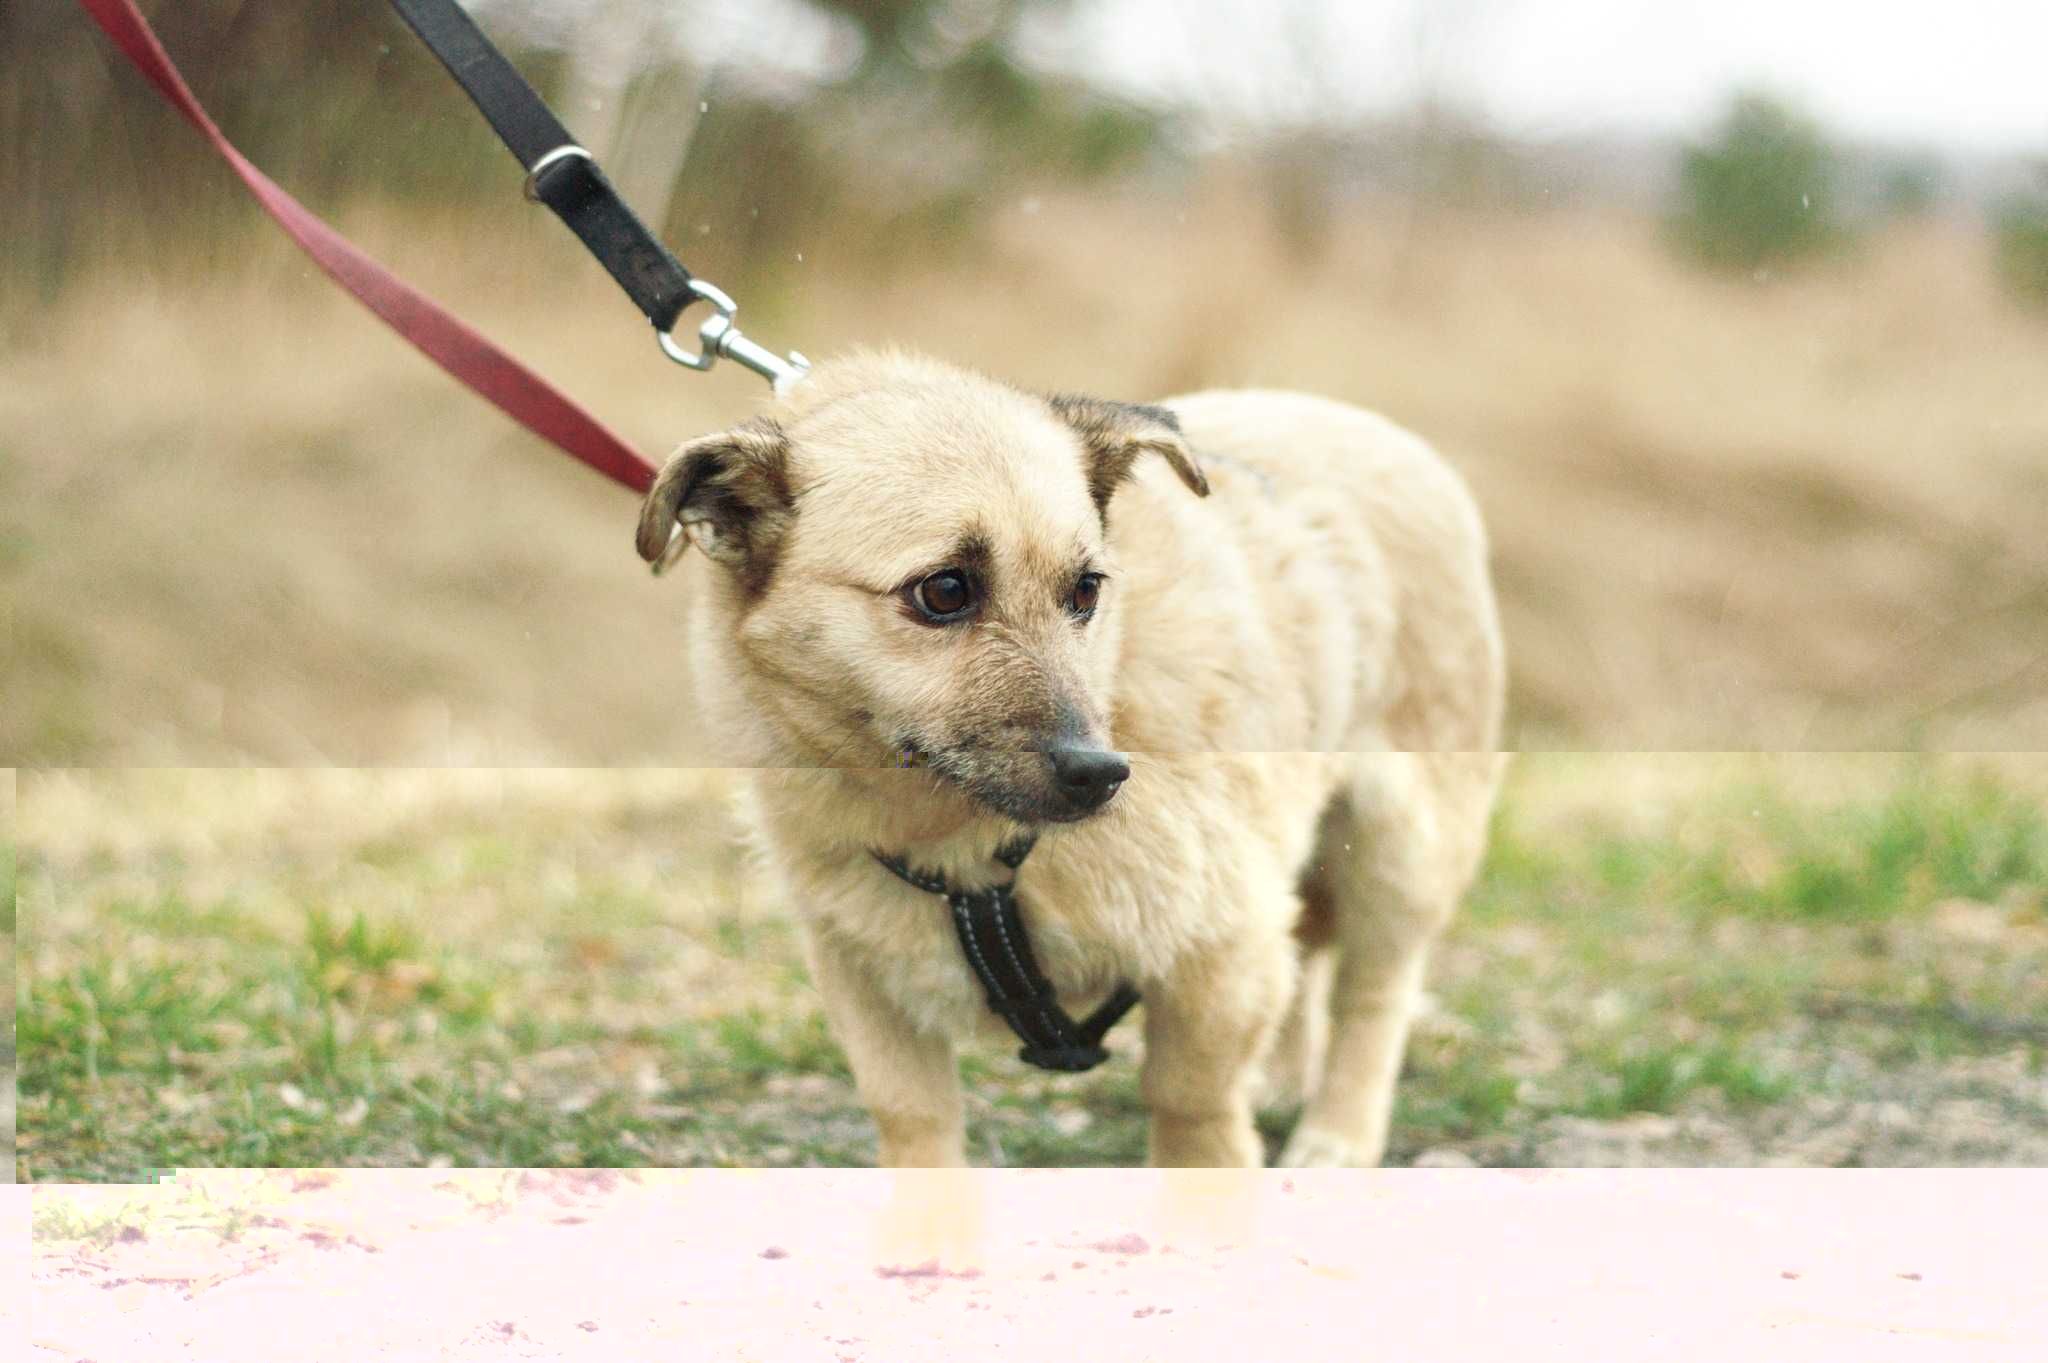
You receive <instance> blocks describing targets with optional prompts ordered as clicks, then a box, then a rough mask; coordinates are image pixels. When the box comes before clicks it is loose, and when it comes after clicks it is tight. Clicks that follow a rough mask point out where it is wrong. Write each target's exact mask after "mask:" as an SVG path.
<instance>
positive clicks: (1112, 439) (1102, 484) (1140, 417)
mask: <svg viewBox="0 0 2048 1363" xmlns="http://www.w3.org/2000/svg"><path fill="white" fill-rule="evenodd" d="M1046 401H1047V402H1049V403H1051V404H1052V409H1053V411H1054V412H1055V413H1057V414H1058V415H1059V417H1060V419H1061V420H1062V421H1064V422H1066V423H1067V425H1069V426H1071V427H1073V429H1074V434H1075V435H1077V436H1079V437H1080V438H1081V449H1082V452H1083V454H1085V455H1086V456H1087V461H1088V466H1087V473H1088V493H1089V495H1090V496H1091V497H1093V498H1094V499H1095V509H1096V510H1097V511H1100V512H1104V513H1105V514H1106V513H1107V511H1108V508H1109V499H1110V496H1111V495H1112V494H1113V493H1115V491H1116V489H1117V486H1118V484H1120V483H1122V482H1123V481H1124V480H1125V479H1126V478H1128V477H1130V476H1131V468H1132V466H1133V465H1135V464H1136V463H1137V462H1138V456H1139V455H1141V454H1157V455H1160V456H1163V457H1164V458H1165V460H1166V462H1167V463H1168V464H1170V465H1172V467H1173V471H1174V474H1175V475H1176V476H1177V477H1178V478H1179V479H1180V480H1181V482H1183V483H1185V484H1187V489H1188V491H1190V492H1192V493H1194V494H1195V495H1196V496H1197V497H1206V496H1208V495H1209V479H1208V475H1206V474H1204V473H1203V472H1202V466H1201V465H1200V464H1198V463H1196V462H1195V456H1194V452H1193V451H1192V450H1190V449H1189V448H1188V442H1187V441H1186V440H1184V439H1182V438H1181V433H1180V418H1179V417H1177V416H1175V415H1174V414H1173V413H1172V412H1169V411H1167V410H1166V409H1165V408H1164V407H1148V406H1146V405H1144V404H1143V403H1138V402H1110V401H1108V400H1106V399H1103V398H1090V397H1080V396H1077V395H1076V394H1073V393H1054V394H1053V395H1052V396H1051V397H1049V398H1047V399H1046Z"/></svg>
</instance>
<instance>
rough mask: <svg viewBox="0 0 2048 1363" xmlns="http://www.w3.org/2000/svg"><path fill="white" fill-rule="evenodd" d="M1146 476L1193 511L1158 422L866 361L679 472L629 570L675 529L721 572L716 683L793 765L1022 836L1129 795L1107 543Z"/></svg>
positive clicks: (649, 510)
mask: <svg viewBox="0 0 2048 1363" xmlns="http://www.w3.org/2000/svg"><path fill="white" fill-rule="evenodd" d="M1148 454H1156V455H1159V456H1161V457H1162V458H1163V460H1164V461H1165V464H1166V465H1168V466H1170V467H1171V468H1172V470H1173V472H1174V473H1175V474H1177V475H1178V476H1179V478H1180V480H1181V482H1183V483H1185V484H1186V485H1187V486H1188V488H1190V489H1191V490H1193V491H1194V492H1195V493H1197V494H1201V495H1206V494H1207V492H1208V490H1209V489H1208V483H1207V481H1206V479H1204V477H1203V475H1202V472H1201V470H1200V468H1198V467H1197V465H1196V463H1195V460H1194V458H1193V456H1192V455H1191V454H1190V453H1189V451H1188V448H1187V445H1186V444H1185V443H1184V442H1183V441H1182V439H1181V436H1180V432H1179V429H1178V424H1177V423H1176V421H1175V419H1174V417H1173V415H1172V414H1171V413H1170V412H1167V411H1165V410H1164V409H1161V408H1157V407H1144V406H1136V405H1132V404H1126V403H1115V402H1106V401H1101V400H1097V399H1092V398H1077V397H1066V396H1061V397H1053V398H1043V397H1036V396H1032V395H1028V394H1025V393H1022V392H1019V391H1016V390H1014V389H1010V388H1007V387H1004V386H1002V385H1000V384H997V383H995V382H993V381H991V380H988V379H984V378H981V377H978V376H975V375H970V374H965V373H962V372H960V371H957V370H954V369H950V368H947V367H944V366H940V365H937V364H933V363H929V362H924V361H916V360H910V359H905V358H900V357H883V358H857V359H854V360H849V361H842V362H840V363H839V364H838V365H836V366H835V365H827V366H822V367H821V368H820V369H819V371H818V372H817V373H816V374H814V375H813V376H812V377H811V378H810V379H808V380H807V381H806V382H805V383H804V384H802V385H801V386H800V387H799V388H798V389H797V390H796V393H795V394H794V395H793V396H792V397H791V398H790V399H789V400H787V401H786V402H785V404H784V406H783V407H782V408H780V409H779V410H778V411H777V412H776V413H775V414H774V415H773V416H772V417H764V418H759V419H756V420H754V421H751V422H748V423H746V424H743V425H741V426H739V427H736V428H734V429H732V430H729V431H723V432H720V433H718V434H716V435H709V436H705V437H703V438H701V439H699V440H694V441H692V442H690V443H689V444H687V445H685V446H683V448H682V449H680V450H679V451H677V452H676V454H675V456H674V457H673V458H672V459H670V461H669V463H668V465H667V467H665V468H664V469H663V470H662V471H661V474H660V476H659V477H658V478H657V479H656V481H655V484H654V487H653V490H652V491H650V492H649V494H648V497H647V502H646V506H645V507H644V509H643V510H642V513H641V518H640V532H639V549H640V553H641V555H642V556H643V557H645V558H647V559H649V560H653V559H657V558H659V557H660V556H661V555H662V553H663V551H664V549H665V548H666V547H667V545H668V542H669V537H670V532H671V528H672V527H673V526H675V525H676V524H677V523H678V522H680V523H681V525H682V526H683V530H684V533H685V534H686V535H688V536H689V539H690V541H691V543H692V544H693V545H695V546H696V547H697V548H699V549H701V550H702V551H703V552H704V554H705V555H706V556H707V557H708V558H709V559H710V560H711V561H712V564H713V572H714V574H715V576H716V578H717V580H718V589H717V590H716V591H714V592H713V593H712V596H713V601H714V609H715V610H717V611H718V612H719V615H718V621H719V628H720V629H721V630H723V631H724V632H725V633H726V635H727V636H728V637H727V638H725V639H721V641H720V647H721V648H724V647H726V646H728V645H729V647H730V648H731V650H732V653H731V655H730V658H731V661H732V663H733V665H734V666H733V668H732V669H731V671H730V674H729V675H730V677H731V679H732V680H733V681H734V682H735V683H736V684H738V685H740V686H743V687H744V688H746V693H747V699H748V701H749V703H750V704H751V705H752V706H753V707H754V708H755V709H756V710H757V711H758V713H759V714H760V715H761V717H762V718H763V719H764V720H765V721H766V722H767V724H768V725H769V726H770V728H771V729H772V731H773V732H774V734H775V736H776V738H777V740H778V746H779V747H781V748H782V749H783V750H784V751H786V752H787V753H789V754H790V755H791V756H792V757H794V758H795V759H796V760H798V761H801V762H803V763H807V764H815V765H824V766H835V767H887V766H905V765H916V766H925V767H928V768H929V769H930V771H931V772H932V773H933V774H934V775H936V776H937V777H939V778H940V780H941V781H942V782H944V783H945V784H946V785H948V786H950V787H952V788H954V789H956V790H958V791H960V792H962V793H964V794H966V795H967V796H969V797H971V798H972V799H973V800H974V801H976V802H978V803H979V804H980V805H982V806H984V807H986V808H988V809H991V810H994V811H996V812H998V813H1001V814H1003V815H1006V816H1008V817H1010V818H1012V819H1015V820H1017V821H1018V822H1022V823H1043V822H1057V821H1068V820H1073V819H1080V818H1084V817H1086V816H1087V815H1089V814H1092V813H1094V812H1095V811H1096V810H1098V809H1100V808H1102V807H1103V805H1105V804H1106V803H1107V802H1108V801H1109V799H1110V798H1111V797H1112V796H1113V795H1115V793H1116V791H1117V789H1118V787H1119V786H1120V785H1121V784H1122V782H1123V780H1124V779H1125V777H1126V776H1128V775H1129V767H1128V765H1127V764H1126V763H1125V761H1124V758H1123V756H1122V755H1121V754H1119V753H1117V752H1116V751H1114V749H1113V747H1112V745H1111V738H1110V733H1109V708H1110V696H1111V686H1112V683H1113V680H1114V670H1115V659H1116V646H1117V632H1118V631H1117V599H1118V593H1119V584H1118V582H1117V567H1116V564H1115V562H1114V560H1113V558H1112V556H1111V553H1110V550H1109V546H1108V544H1107V528H1108V517H1109V512H1110V504H1111V501H1112V498H1113V497H1114V495H1115V493H1116V490H1117V488H1118V487H1119V486H1120V485H1121V484H1123V483H1124V482H1125V481H1126V480H1127V479H1129V478H1130V477H1132V476H1133V472H1134V469H1135V467H1136V465H1137V463H1138V461H1139V460H1140V459H1141V458H1142V457H1144V456H1145V455H1148Z"/></svg>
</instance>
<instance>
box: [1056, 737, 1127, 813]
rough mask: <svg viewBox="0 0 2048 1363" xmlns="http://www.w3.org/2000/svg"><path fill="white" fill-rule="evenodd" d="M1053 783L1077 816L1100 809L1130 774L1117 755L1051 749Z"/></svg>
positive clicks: (1122, 759) (1120, 757)
mask: <svg viewBox="0 0 2048 1363" xmlns="http://www.w3.org/2000/svg"><path fill="white" fill-rule="evenodd" d="M1045 755H1046V757H1047V758H1048V759H1049V760H1050V761H1051V762H1052V781H1053V784H1054V785H1055V786H1057V787H1058V788H1059V792H1060V794H1061V796H1062V797H1064V798H1065V799H1066V801H1067V803H1068V804H1069V805H1071V806H1073V808H1074V810H1075V811H1076V812H1077V813H1086V812H1088V811H1089V810H1091V809H1100V808H1101V807H1102V806H1103V805H1105V804H1108V803H1109V797H1110V796H1112V795H1114V794H1116V789H1117V787H1118V786H1120V785H1122V784H1123V783H1124V781H1125V780H1126V779H1127V778H1128V777H1129V776H1130V774H1131V764H1130V763H1128V762H1126V761H1124V755H1123V754H1122V753H1120V752H1110V751H1108V750H1107V749H1104V748H1050V749H1047V751H1046V754H1045Z"/></svg>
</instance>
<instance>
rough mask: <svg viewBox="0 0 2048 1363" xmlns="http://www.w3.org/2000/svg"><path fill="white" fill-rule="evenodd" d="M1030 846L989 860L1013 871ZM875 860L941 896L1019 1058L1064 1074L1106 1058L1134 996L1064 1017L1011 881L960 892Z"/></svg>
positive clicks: (1129, 992)
mask: <svg viewBox="0 0 2048 1363" xmlns="http://www.w3.org/2000/svg"><path fill="white" fill-rule="evenodd" d="M1031 845H1032V840H1031V839H1029V838H1025V839H1022V840H1020V841H1018V842H1013V843H1010V844H1008V845H1007V846H1005V847H1003V848H1001V849H1000V850H998V851H997V853H996V860H997V861H1000V862H1001V863H1003V865H1005V866H1007V867H1009V868H1010V869H1011V870H1012V871H1014V870H1016V869H1017V868H1018V867H1019V866H1021V865H1023V863H1024V858H1025V856H1026V855H1027V854H1029V852H1030V851H1031ZM874 857H875V860H876V861H879V862H881V863H882V865H884V866H886V867H888V868H889V870H890V871H891V872H893V873H894V874H895V875H896V877H897V878H898V879H899V880H901V881H903V882H904V883H905V884H906V885H910V886H913V887H915V888H917V889H920V890H924V891H926V892H927V893H929V894H936V895H943V896H945V900H946V906H947V907H948V908H949V909H951V910H952V911H953V928H954V931H955V932H956V933H957V934H958V935H959V938H960V949H961V951H963V952H965V953H966V956H967V964H968V967H969V968H970V969H972V970H973V971H974V974H975V977H976V978H977V979H979V980H980V981H981V987H982V989H983V990H984V991H985V992H986V993H987V995H988V1006H989V1008H990V1009H992V1010H993V1011H994V1012H995V1014H996V1016H998V1017H1000V1018H1001V1019H1002V1020H1003V1021H1004V1022H1007V1023H1008V1024H1009V1025H1010V1030H1011V1031H1013V1032H1015V1033H1016V1034H1017V1037H1018V1039H1019V1040H1021V1041H1022V1042H1023V1043H1024V1049H1023V1050H1021V1051H1019V1052H1018V1053H1017V1058H1018V1059H1020V1060H1022V1061H1023V1062H1024V1063H1025V1064H1027V1065H1036V1066H1038V1068H1040V1069H1042V1070H1060V1071H1064V1072H1066V1073H1070V1074H1078V1073H1081V1072H1082V1071H1084V1070H1092V1069H1094V1068H1095V1067H1096V1066H1097V1065H1100V1064H1101V1063H1102V1062H1103V1061H1105V1060H1107V1059H1109V1052H1108V1051H1107V1050H1105V1049H1104V1048H1103V1045H1102V1038H1103V1037H1104V1036H1106V1035H1108V1033H1109V1029H1110V1028H1112V1027H1114V1026H1116V1024H1117V1023H1118V1022H1120V1021H1122V1020H1123V1016H1124V1014H1126V1013H1128V1012H1130V1011H1131V1008H1132V1007H1133V1006H1134V1005H1135V1004H1136V1003H1137V1002H1138V991H1137V990H1136V989H1134V988H1132V987H1131V985H1130V983H1129V982H1128V981H1126V982H1124V983H1121V984H1119V985H1117V987H1116V990H1115V992H1113V993H1112V994H1111V995H1110V996H1109V998H1108V999H1106V1000H1105V1001H1104V1002H1103V1004H1102V1006H1101V1007H1099V1008H1097V1009H1096V1010H1095V1011H1094V1012H1092V1013H1090V1014H1089V1015H1088V1016H1087V1017H1085V1018H1083V1019H1081V1021H1079V1022H1076V1021H1074V1019H1073V1018H1071V1017H1069V1016H1068V1015H1067V1011H1066V1010H1065V1009H1064V1008H1062V1007H1060V1003H1059V997H1058V996H1057V995H1056V994H1055V993H1054V991H1053V987H1052V982H1051V981H1049V980H1047V979H1046V978H1045V974H1044V972H1043V971H1041V970H1040V969H1039V968H1038V958H1037V957H1036V956H1034V955H1033V954H1032V951H1031V938H1030V935H1029V934H1028V933H1026V932H1025V931H1024V915H1023V914H1022V913H1021V912H1020V911H1019V909H1018V906H1017V896H1016V893H1015V889H1014V881H1012V882H1010V883H1006V884H1002V885H991V886H989V887H988V888H987V889H985V890H962V889H958V888H956V887H955V886H953V885H952V884H950V883H948V882H947V880H946V879H945V878H944V877H943V876H935V875H927V874H925V873H923V872H919V871H913V870H912V869H911V868H910V867H909V865H908V864H907V863H905V862H904V860H903V858H901V857H890V856H884V855H883V854H882V853H880V852H877V853H875V854H874Z"/></svg>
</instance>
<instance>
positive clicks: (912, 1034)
mask: <svg viewBox="0 0 2048 1363" xmlns="http://www.w3.org/2000/svg"><path fill="white" fill-rule="evenodd" d="M810 958H811V975H812V977H813V978H814V979H815V980H816V981H817V984H818V992H819V994H821V995H822V996H823V997H824V1000H825V1016H826V1017H827V1019H829V1020H830V1022H831V1024H832V1034H833V1036H834V1037H835V1038H836V1039H837V1040H838V1042H839V1044H840V1046H841V1047H842V1048H843V1049H844V1050H845V1051H846V1060H847V1063H848V1064H849V1065H851V1066H852V1067H853V1079H854V1083H855V1084H857V1085H858V1086H859V1088H860V1096H861V1101H862V1102H863V1103H865V1104H866V1105H867V1109H868V1112H869V1113H870V1114H871V1115H872V1116H873V1117H874V1119H875V1132H876V1137H877V1145H878V1151H877V1153H878V1160H877V1162H878V1163H880V1164H881V1165H882V1166H883V1167H884V1168H890V1169H953V1168H959V1167H961V1166H963V1165H965V1164H966V1163H967V1139H966V1123H965V1119H964V1115H963V1112H962V1108H961V1103H960V1073H959V1070H958V1069H957V1068H956V1067H955V1065H954V1063H953V1043H952V1041H951V1039H949V1038H948V1037H945V1036H943V1035H938V1034H934V1033H931V1032H926V1031H922V1030H920V1029H919V1028H918V1027H917V1026H916V1024H914V1023H913V1022H912V1021H911V1019H910V1018H909V1017H908V1016H907V1015H905V1013H904V1012H903V1010H902V1009H901V1008H900V1007H898V1006H897V1005H896V1003H895V1001H894V1000H892V999H890V998H889V997H888V996H887V995H886V994H884V993H883V992H882V991H881V990H880V989H879V988H877V987H876V985H875V982H874V976H873V974H872V973H871V972H869V971H867V970H865V969H863V968H862V967H861V965H860V964H859V963H858V962H856V961H850V960H848V959H846V957H845V956H844V955H843V954H842V953H841V951H840V950H839V948H837V947H835V946H833V945H832V944H831V943H830V942H827V941H822V940H819V939H818V938H817V937H816V935H815V934H813V935H812V940H811V942H810Z"/></svg>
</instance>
